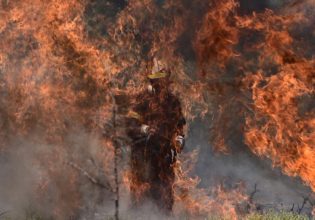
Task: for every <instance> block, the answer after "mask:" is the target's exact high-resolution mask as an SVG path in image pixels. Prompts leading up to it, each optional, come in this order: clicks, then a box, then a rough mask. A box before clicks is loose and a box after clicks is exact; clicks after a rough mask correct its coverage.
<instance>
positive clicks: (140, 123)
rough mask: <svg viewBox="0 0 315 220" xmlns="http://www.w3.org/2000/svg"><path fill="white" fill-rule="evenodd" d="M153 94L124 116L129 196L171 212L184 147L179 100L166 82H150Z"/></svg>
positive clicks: (145, 94)
mask: <svg viewBox="0 0 315 220" xmlns="http://www.w3.org/2000/svg"><path fill="white" fill-rule="evenodd" d="M151 84H152V87H153V88H152V91H151V92H148V91H145V92H143V93H140V94H139V95H138V96H137V97H136V99H135V102H134V106H133V107H132V110H131V112H129V115H128V117H127V135H128V136H129V137H130V138H131V140H132V144H131V173H132V180H131V193H132V197H133V198H132V200H133V201H134V204H135V205H138V204H139V203H141V201H143V199H145V198H149V199H151V200H153V201H154V202H155V203H156V204H157V206H158V207H159V208H160V209H162V210H164V211H166V212H170V211H171V210H172V207H173V203H174V197H173V188H172V187H173V183H174V178H175V174H174V167H173V165H174V163H175V162H176V155H177V153H179V152H180V151H181V150H182V148H183V146H184V133H183V127H184V125H185V119H184V117H183V114H182V111H181V106H180V102H179V100H178V99H177V98H176V97H175V96H174V95H173V94H172V93H171V92H170V91H169V90H168V85H169V83H168V79H164V78H163V79H154V80H151Z"/></svg>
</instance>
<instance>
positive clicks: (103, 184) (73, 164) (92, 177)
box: [66, 162, 114, 192]
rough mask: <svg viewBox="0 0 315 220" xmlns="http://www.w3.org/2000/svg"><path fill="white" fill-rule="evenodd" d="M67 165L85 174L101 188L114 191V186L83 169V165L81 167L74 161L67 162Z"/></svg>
mask: <svg viewBox="0 0 315 220" xmlns="http://www.w3.org/2000/svg"><path fill="white" fill-rule="evenodd" d="M66 164H67V165H69V166H71V167H72V168H73V169H75V170H77V171H79V172H80V173H81V174H82V175H83V176H85V177H86V178H87V179H88V180H89V181H90V182H91V183H92V184H94V185H96V186H98V187H100V188H103V189H106V190H109V191H110V192H114V190H113V188H112V186H111V185H110V184H109V183H108V182H106V183H103V182H102V181H100V180H99V179H98V178H96V177H94V176H92V175H91V174H90V173H89V172H88V171H86V170H85V169H83V168H82V167H80V166H79V165H77V164H75V163H73V162H66Z"/></svg>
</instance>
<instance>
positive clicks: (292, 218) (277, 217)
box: [245, 211, 309, 220]
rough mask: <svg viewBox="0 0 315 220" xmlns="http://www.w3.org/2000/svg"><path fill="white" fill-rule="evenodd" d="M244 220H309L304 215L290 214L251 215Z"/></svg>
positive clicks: (268, 213)
mask: <svg viewBox="0 0 315 220" xmlns="http://www.w3.org/2000/svg"><path fill="white" fill-rule="evenodd" d="M245 220H309V218H308V217H307V216H305V215H299V214H296V213H292V212H273V211H270V212H267V213H264V214H258V213H253V214H250V215H249V216H247V217H246V218H245Z"/></svg>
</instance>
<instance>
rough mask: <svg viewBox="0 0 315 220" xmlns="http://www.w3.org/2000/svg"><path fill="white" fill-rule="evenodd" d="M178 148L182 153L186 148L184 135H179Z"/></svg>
mask: <svg viewBox="0 0 315 220" xmlns="http://www.w3.org/2000/svg"><path fill="white" fill-rule="evenodd" d="M175 142H176V146H177V148H179V150H180V151H181V150H182V149H183V148H184V146H185V138H184V136H182V135H177V136H176V138H175Z"/></svg>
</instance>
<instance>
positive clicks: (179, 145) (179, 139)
mask: <svg viewBox="0 0 315 220" xmlns="http://www.w3.org/2000/svg"><path fill="white" fill-rule="evenodd" d="M177 108H178V109H177V112H178V113H179V117H178V122H177V125H176V137H175V146H176V149H177V151H178V152H181V151H182V150H183V148H184V146H185V133H184V127H185V125H186V120H185V118H184V115H183V114H182V110H181V107H180V105H179V104H178V106H177Z"/></svg>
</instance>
